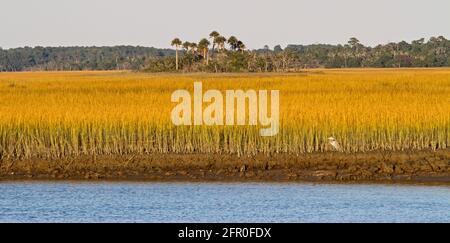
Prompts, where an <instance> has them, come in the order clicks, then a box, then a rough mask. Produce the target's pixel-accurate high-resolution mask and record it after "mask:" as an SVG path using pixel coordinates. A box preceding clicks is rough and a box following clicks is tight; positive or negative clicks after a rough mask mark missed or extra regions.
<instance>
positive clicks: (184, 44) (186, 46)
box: [183, 41, 191, 53]
mask: <svg viewBox="0 0 450 243" xmlns="http://www.w3.org/2000/svg"><path fill="white" fill-rule="evenodd" d="M190 47H191V42H189V41H185V42H183V48H184V49H185V50H186V53H188V52H189V48H190Z"/></svg>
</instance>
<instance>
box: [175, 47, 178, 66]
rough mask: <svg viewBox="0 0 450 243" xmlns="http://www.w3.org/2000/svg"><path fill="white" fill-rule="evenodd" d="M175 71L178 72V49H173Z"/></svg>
mask: <svg viewBox="0 0 450 243" xmlns="http://www.w3.org/2000/svg"><path fill="white" fill-rule="evenodd" d="M175 69H176V70H178V47H176V48H175Z"/></svg>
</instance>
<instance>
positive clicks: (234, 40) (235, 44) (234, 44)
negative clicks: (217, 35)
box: [227, 36, 238, 50]
mask: <svg viewBox="0 0 450 243" xmlns="http://www.w3.org/2000/svg"><path fill="white" fill-rule="evenodd" d="M227 42H228V44H229V45H230V47H231V50H236V49H238V39H237V38H236V37H235V36H230V38H228V41H227Z"/></svg>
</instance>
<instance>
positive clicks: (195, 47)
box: [189, 42, 198, 55]
mask: <svg viewBox="0 0 450 243" xmlns="http://www.w3.org/2000/svg"><path fill="white" fill-rule="evenodd" d="M189 44H190V45H189V47H190V48H191V51H192V54H194V55H195V53H197V47H198V45H197V43H195V42H191V43H189Z"/></svg>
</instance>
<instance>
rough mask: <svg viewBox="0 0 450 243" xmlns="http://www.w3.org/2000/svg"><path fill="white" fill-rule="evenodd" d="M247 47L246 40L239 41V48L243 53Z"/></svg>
mask: <svg viewBox="0 0 450 243" xmlns="http://www.w3.org/2000/svg"><path fill="white" fill-rule="evenodd" d="M245 48H246V46H245V44H244V42H242V41H238V42H237V49H238V50H240V51H241V52H242V53H244V50H245Z"/></svg>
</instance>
